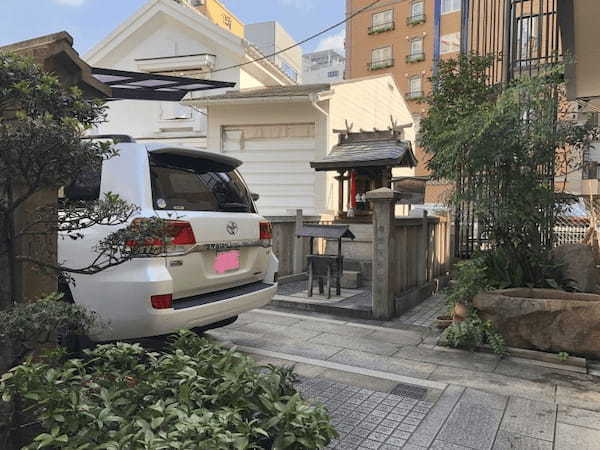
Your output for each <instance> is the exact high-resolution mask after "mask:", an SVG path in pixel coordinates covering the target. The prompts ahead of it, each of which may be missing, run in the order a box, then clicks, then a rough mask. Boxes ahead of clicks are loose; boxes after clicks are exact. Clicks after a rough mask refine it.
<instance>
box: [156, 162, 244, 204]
mask: <svg viewBox="0 0 600 450" xmlns="http://www.w3.org/2000/svg"><path fill="white" fill-rule="evenodd" d="M150 176H151V178H152V196H153V202H154V208H155V209H158V210H180V211H218V212H255V211H254V206H253V203H252V199H251V196H250V192H248V189H247V188H246V185H245V184H244V182H243V181H242V179H241V177H240V176H239V174H238V173H237V172H236V171H235V169H232V168H231V167H227V166H225V165H223V164H220V163H217V162H215V161H211V160H208V159H204V158H192V157H189V156H180V155H169V154H151V155H150Z"/></svg>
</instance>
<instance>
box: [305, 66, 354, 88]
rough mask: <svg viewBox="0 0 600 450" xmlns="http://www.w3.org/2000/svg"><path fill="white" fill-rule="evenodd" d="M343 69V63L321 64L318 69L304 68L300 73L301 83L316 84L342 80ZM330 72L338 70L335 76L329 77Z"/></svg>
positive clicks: (344, 67)
mask: <svg viewBox="0 0 600 450" xmlns="http://www.w3.org/2000/svg"><path fill="white" fill-rule="evenodd" d="M344 70H346V64H345V63H338V64H330V65H327V66H322V67H320V68H319V69H318V70H305V71H304V72H303V73H302V83H303V84H317V83H333V82H335V81H342V80H343V79H344ZM332 72H338V74H337V75H336V76H333V77H330V76H329V74H330V73H332Z"/></svg>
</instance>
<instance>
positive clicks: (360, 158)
mask: <svg viewBox="0 0 600 450" xmlns="http://www.w3.org/2000/svg"><path fill="white" fill-rule="evenodd" d="M340 141H341V142H340V144H338V145H336V146H335V147H333V149H332V150H331V152H330V153H329V155H327V156H326V157H325V158H322V159H320V160H318V161H312V162H311V163H310V166H311V167H312V168H313V169H315V170H317V171H329V170H338V169H352V168H360V167H415V166H416V165H417V160H416V158H415V155H414V153H413V151H412V145H411V143H410V142H408V141H403V140H401V139H400V138H399V137H398V136H397V135H396V134H395V133H392V132H391V131H376V132H361V133H348V134H347V135H346V136H345V137H342V138H341V139H340Z"/></svg>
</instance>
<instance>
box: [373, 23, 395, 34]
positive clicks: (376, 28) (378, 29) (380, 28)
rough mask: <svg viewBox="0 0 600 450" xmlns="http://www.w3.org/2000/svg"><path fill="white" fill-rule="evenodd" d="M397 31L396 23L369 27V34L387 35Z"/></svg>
mask: <svg viewBox="0 0 600 450" xmlns="http://www.w3.org/2000/svg"><path fill="white" fill-rule="evenodd" d="M395 29H396V23H395V22H387V23H380V24H379V25H372V26H370V27H369V34H379V33H385V32H386V31H394V30H395Z"/></svg>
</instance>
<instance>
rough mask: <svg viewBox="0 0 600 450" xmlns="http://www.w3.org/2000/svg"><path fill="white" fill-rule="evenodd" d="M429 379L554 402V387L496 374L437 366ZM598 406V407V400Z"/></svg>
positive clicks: (599, 403)
mask: <svg viewBox="0 0 600 450" xmlns="http://www.w3.org/2000/svg"><path fill="white" fill-rule="evenodd" d="M429 379H430V380H433V381H441V382H444V383H448V384H455V385H460V386H466V387H469V388H473V389H479V390H485V391H489V392H493V393H496V394H500V395H507V396H515V397H523V398H528V399H531V400H538V401H545V402H549V403H552V402H554V390H555V387H554V385H552V384H548V383H536V382H533V381H529V380H521V379H518V378H514V377H507V376H504V375H499V374H496V373H487V372H477V371H474V370H466V369H459V368H454V367H446V366H437V367H436V369H435V370H434V372H433V373H432V374H431V376H430V377H429ZM598 405H600V399H599V401H598Z"/></svg>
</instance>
